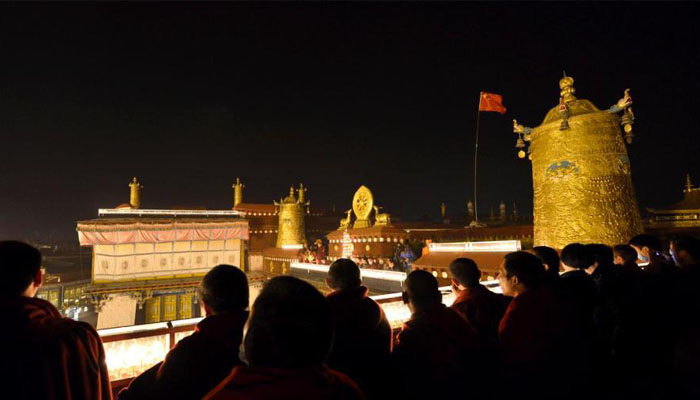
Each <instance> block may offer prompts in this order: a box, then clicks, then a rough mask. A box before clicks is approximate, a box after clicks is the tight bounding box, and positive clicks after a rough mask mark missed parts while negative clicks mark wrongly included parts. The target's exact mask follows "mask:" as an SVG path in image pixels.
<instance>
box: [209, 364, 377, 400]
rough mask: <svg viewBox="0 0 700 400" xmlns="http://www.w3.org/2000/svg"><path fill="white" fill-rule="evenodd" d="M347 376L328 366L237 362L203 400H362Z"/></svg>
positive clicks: (361, 396) (361, 395) (355, 386)
mask: <svg viewBox="0 0 700 400" xmlns="http://www.w3.org/2000/svg"><path fill="white" fill-rule="evenodd" d="M364 398H365V396H364V395H363V394H362V392H361V391H360V389H359V388H358V387H357V385H356V384H355V383H354V382H353V381H352V380H351V379H350V378H348V377H347V376H346V375H344V374H342V373H340V372H337V371H333V370H332V369H329V368H327V367H318V368H302V369H278V368H255V367H249V366H246V365H239V366H237V367H235V368H234V369H233V371H231V373H230V374H229V376H228V377H226V379H224V380H223V381H222V382H221V383H220V384H219V385H218V386H217V387H215V388H214V389H213V390H212V391H211V392H209V394H207V395H206V396H204V399H205V400H236V399H240V400H279V399H285V400H321V399H324V400H325V399H334V400H336V399H337V400H361V399H364Z"/></svg>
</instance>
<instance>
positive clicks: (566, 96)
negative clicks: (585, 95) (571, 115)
mask: <svg viewBox="0 0 700 400" xmlns="http://www.w3.org/2000/svg"><path fill="white" fill-rule="evenodd" d="M559 89H561V91H560V92H559V96H560V97H561V98H562V99H563V100H564V103H569V102H571V101H574V100H576V96H574V93H576V89H575V88H574V78H572V77H570V76H566V72H564V77H563V78H561V79H560V80H559Z"/></svg>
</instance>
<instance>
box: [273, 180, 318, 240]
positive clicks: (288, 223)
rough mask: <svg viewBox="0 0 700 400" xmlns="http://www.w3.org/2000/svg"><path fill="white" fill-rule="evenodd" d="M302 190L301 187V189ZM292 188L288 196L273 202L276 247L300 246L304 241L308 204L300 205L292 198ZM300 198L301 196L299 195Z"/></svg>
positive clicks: (293, 190)
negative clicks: (275, 214)
mask: <svg viewBox="0 0 700 400" xmlns="http://www.w3.org/2000/svg"><path fill="white" fill-rule="evenodd" d="M302 188H303V187H302ZM294 192H295V189H294V186H291V187H290V188H289V196H287V197H285V198H284V199H280V202H279V203H277V202H274V204H275V208H276V209H278V211H277V218H278V229H277V247H278V248H281V247H283V246H286V245H300V244H302V243H304V242H305V241H306V233H305V232H306V222H305V214H306V213H307V211H308V210H306V207H307V206H308V205H309V202H306V203H302V202H300V201H298V200H297V199H296V197H294ZM300 197H301V195H300Z"/></svg>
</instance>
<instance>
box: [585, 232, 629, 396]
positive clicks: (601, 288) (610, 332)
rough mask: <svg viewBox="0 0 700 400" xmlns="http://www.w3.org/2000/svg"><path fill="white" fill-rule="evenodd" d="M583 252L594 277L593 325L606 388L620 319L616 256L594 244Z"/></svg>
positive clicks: (618, 275) (620, 288)
mask: <svg viewBox="0 0 700 400" xmlns="http://www.w3.org/2000/svg"><path fill="white" fill-rule="evenodd" d="M586 249H588V251H589V253H590V254H591V258H592V260H593V264H591V266H590V267H588V268H587V269H586V272H587V273H588V274H589V275H590V276H591V278H593V282H594V283H595V286H596V295H595V303H594V311H593V324H594V327H595V335H596V336H595V339H596V341H595V345H596V350H597V353H596V354H597V356H598V359H597V361H598V365H599V366H600V368H601V373H600V374H599V375H600V376H601V377H602V378H605V379H606V380H608V382H606V385H611V384H612V383H613V379H612V378H613V371H614V369H613V366H612V358H613V353H614V349H613V347H614V345H615V343H616V342H617V341H618V340H619V339H618V334H619V331H620V330H621V325H622V320H623V303H622V298H621V296H622V287H621V281H620V268H619V267H617V266H616V265H615V264H613V261H614V258H615V257H614V255H613V250H612V248H611V247H610V246H607V245H604V244H599V243H595V244H588V245H586Z"/></svg>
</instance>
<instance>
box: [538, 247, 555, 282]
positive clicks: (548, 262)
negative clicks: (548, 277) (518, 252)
mask: <svg viewBox="0 0 700 400" xmlns="http://www.w3.org/2000/svg"><path fill="white" fill-rule="evenodd" d="M532 251H533V252H534V253H535V255H536V256H537V258H539V259H540V261H541V262H542V264H544V265H545V270H546V272H547V273H548V274H552V275H559V261H560V260H559V254H558V253H557V251H556V250H554V249H553V248H551V247H547V246H535V247H533V248H532Z"/></svg>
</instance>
